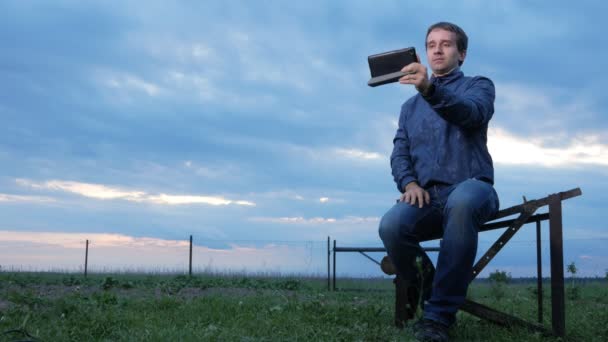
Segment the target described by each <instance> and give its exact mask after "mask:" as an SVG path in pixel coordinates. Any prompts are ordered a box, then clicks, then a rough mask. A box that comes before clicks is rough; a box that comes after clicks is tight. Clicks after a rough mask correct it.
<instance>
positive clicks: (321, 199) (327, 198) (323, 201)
mask: <svg viewBox="0 0 608 342" xmlns="http://www.w3.org/2000/svg"><path fill="white" fill-rule="evenodd" d="M319 202H321V203H327V202H329V197H321V198H319Z"/></svg>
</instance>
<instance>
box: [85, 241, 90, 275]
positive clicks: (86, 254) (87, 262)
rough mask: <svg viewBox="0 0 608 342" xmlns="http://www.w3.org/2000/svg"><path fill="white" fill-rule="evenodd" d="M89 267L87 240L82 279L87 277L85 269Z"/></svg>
mask: <svg viewBox="0 0 608 342" xmlns="http://www.w3.org/2000/svg"><path fill="white" fill-rule="evenodd" d="M88 265H89V240H87V244H86V247H85V250H84V277H85V278H86V277H87V268H88Z"/></svg>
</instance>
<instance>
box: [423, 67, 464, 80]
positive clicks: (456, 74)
mask: <svg viewBox="0 0 608 342" xmlns="http://www.w3.org/2000/svg"><path fill="white" fill-rule="evenodd" d="M462 76H464V73H463V72H462V71H460V67H456V68H454V69H453V70H452V71H450V73H449V74H447V75H444V76H440V77H438V76H435V75H434V74H433V75H432V76H431V82H432V83H435V84H437V83H438V84H446V83H450V82H452V81H454V80H457V79H459V78H461V77H462Z"/></svg>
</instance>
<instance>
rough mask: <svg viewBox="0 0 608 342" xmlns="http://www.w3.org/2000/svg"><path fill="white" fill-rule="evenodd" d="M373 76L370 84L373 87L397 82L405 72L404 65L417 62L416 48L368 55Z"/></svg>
mask: <svg viewBox="0 0 608 342" xmlns="http://www.w3.org/2000/svg"><path fill="white" fill-rule="evenodd" d="M367 62H368V64H369V70H370V73H371V76H372V78H371V79H370V80H369V82H368V84H369V85H370V86H372V87H375V86H378V85H381V84H386V83H390V82H396V81H397V80H398V79H399V78H400V77H401V76H403V73H400V71H401V69H403V67H404V66H406V65H408V64H410V63H412V62H416V49H414V48H413V47H409V48H405V49H400V50H394V51H388V52H383V53H379V54H375V55H371V56H369V57H367Z"/></svg>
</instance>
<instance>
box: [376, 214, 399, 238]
mask: <svg viewBox="0 0 608 342" xmlns="http://www.w3.org/2000/svg"><path fill="white" fill-rule="evenodd" d="M395 233H396V227H395V226H394V224H390V222H389V220H386V219H385V217H383V218H382V219H381V220H380V225H379V227H378V235H380V239H381V240H382V241H390V240H392V239H393V238H394V236H395Z"/></svg>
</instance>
